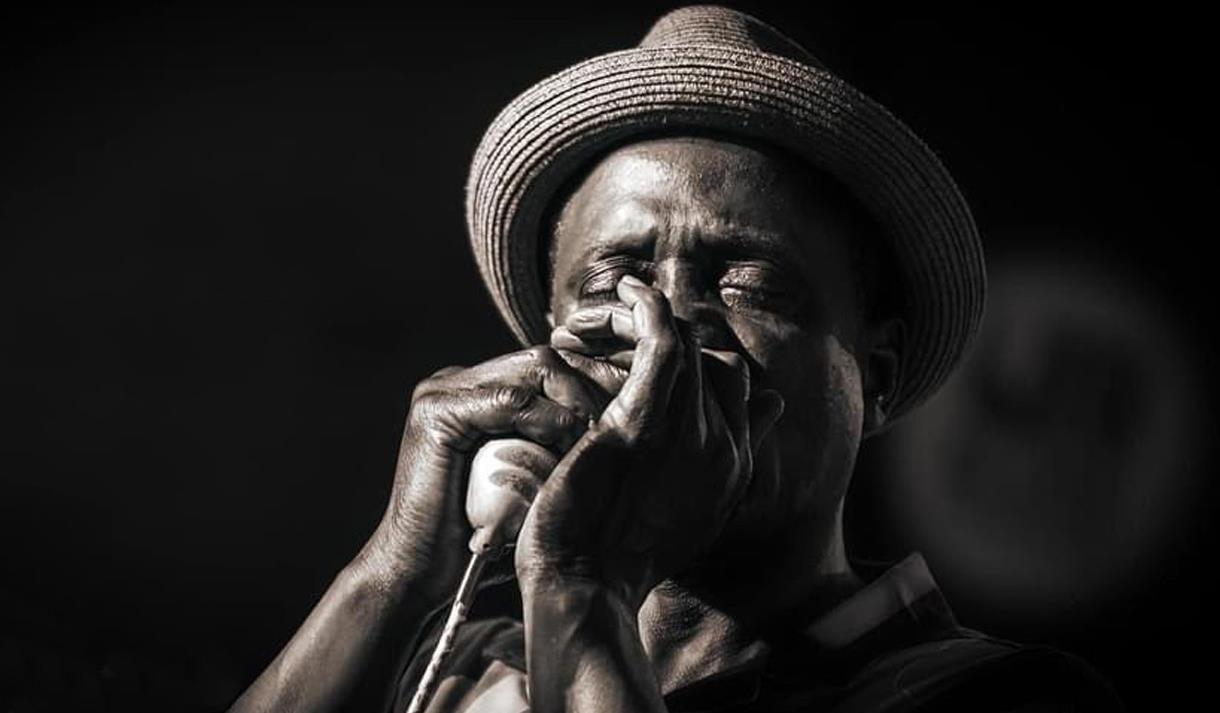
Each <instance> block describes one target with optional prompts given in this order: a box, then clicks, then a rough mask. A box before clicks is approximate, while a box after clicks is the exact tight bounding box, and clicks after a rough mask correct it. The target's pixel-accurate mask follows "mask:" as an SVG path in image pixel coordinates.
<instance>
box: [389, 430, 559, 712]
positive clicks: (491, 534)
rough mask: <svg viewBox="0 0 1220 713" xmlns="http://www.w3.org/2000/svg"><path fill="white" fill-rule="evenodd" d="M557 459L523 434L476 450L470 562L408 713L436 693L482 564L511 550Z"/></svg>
mask: <svg viewBox="0 0 1220 713" xmlns="http://www.w3.org/2000/svg"><path fill="white" fill-rule="evenodd" d="M558 462H559V459H557V458H556V457H555V454H553V453H551V452H550V451H548V450H547V449H545V448H543V447H542V446H540V445H538V444H537V443H533V442H532V441H527V440H524V439H521V438H499V439H496V440H492V441H488V442H487V443H485V444H484V445H483V447H482V448H480V449H479V450H478V452H477V453H475V456H474V460H473V461H472V462H471V466H470V482H469V485H467V487H466V518H467V519H468V520H469V521H470V525H471V527H473V528H474V535H472V536H471V538H470V544H469V547H470V560H469V561H468V562H467V564H466V572H465V574H463V575H462V583H461V584H460V585H459V586H458V592H457V596H456V597H455V598H454V600H453V605H452V606H450V607H449V616H448V617H447V618H446V619H445V626H444V628H443V629H442V630H441V636H440V639H438V640H437V643H436V648H435V649H434V650H433V651H432V657H431V658H430V659H429V660H428V666H427V668H425V669H424V674H423V676H422V677H421V678H420V680H419V685H418V686H416V687H415V695H414V696H412V698H411V704H410V706H408V708H407V713H423V711H424V707H425V706H426V705H427V704H428V700H429V699H430V698H431V697H432V694H433V693H435V692H436V687H437V685H438V684H439V683H440V671H441V667H442V666H444V664H445V660H446V659H447V658H448V656H449V654H450V653H451V652H452V651H453V644H454V641H455V640H456V638H457V632H458V629H459V628H460V627H461V625H462V622H464V621H466V616H467V614H468V613H469V611H470V607H471V605H473V604H474V597H475V591H476V588H477V587H478V583H479V577H480V576H481V575H482V573H483V568H484V567H485V566H486V565H487V563H488V562H490V561H492V560H495V559H497V558H499V557H501V556H503V555H504V554H506V553H507V552H509V551H510V550H512V548H513V545H514V543H516V541H517V533H519V532H520V531H521V525H522V523H524V522H525V516H526V514H527V513H528V512H529V506H530V503H531V502H533V500H534V495H536V494H537V492H538V488H540V487H542V483H543V481H545V480H546V478H547V476H548V475H550V473H551V471H552V470H553V469H554V468H555V465H556V464H557V463H558Z"/></svg>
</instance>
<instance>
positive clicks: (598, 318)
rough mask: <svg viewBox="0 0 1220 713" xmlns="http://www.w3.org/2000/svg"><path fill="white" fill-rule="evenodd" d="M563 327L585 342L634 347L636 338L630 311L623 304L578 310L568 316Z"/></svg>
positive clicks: (633, 320) (633, 319)
mask: <svg viewBox="0 0 1220 713" xmlns="http://www.w3.org/2000/svg"><path fill="white" fill-rule="evenodd" d="M563 326H565V327H567V328H568V329H569V330H571V332H572V333H573V334H575V335H576V336H578V337H580V338H581V339H584V340H585V341H591V340H609V341H616V342H621V343H625V344H628V345H634V344H635V342H636V340H637V338H638V337H637V336H636V331H635V318H634V316H633V314H632V310H631V308H630V307H628V306H627V305H625V304H617V303H616V304H607V305H599V306H597V307H584V308H581V309H578V310H576V311H574V312H572V313H571V314H570V315H568V317H567V319H565V320H564V321H563Z"/></svg>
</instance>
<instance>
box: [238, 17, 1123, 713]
mask: <svg viewBox="0 0 1220 713" xmlns="http://www.w3.org/2000/svg"><path fill="white" fill-rule="evenodd" d="M467 199H468V200H467V207H468V212H467V217H468V227H469V230H470V235H471V239H472V242H473V246H474V251H475V255H476V258H477V260H478V262H479V266H480V269H481V270H482V274H483V276H484V279H485V280H486V282H487V284H488V286H489V288H490V290H491V293H492V295H493V297H494V298H495V300H496V303H497V306H498V307H499V309H500V311H501V313H502V314H503V315H504V317H505V318H506V320H507V321H508V323H509V325H510V327H511V328H512V329H513V331H514V333H515V334H516V335H517V336H518V337H519V339H520V340H521V341H522V343H523V344H524V345H535V346H530V347H529V348H527V349H526V350H525V351H522V352H517V353H514V354H510V355H506V356H502V357H498V358H495V359H491V360H489V361H487V362H484V363H482V364H479V365H476V366H473V367H469V368H457V367H451V368H448V369H443V370H441V371H440V372H438V373H437V374H435V375H434V376H432V377H431V378H429V379H426V380H424V381H423V382H421V384H420V385H419V386H418V387H417V388H416V389H415V392H414V394H413V397H412V404H411V408H410V412H409V415H408V419H407V426H406V429H405V432H404V436H403V441H402V447H401V451H400V456H399V463H398V470H397V473H396V475H395V483H394V489H393V494H392V496H391V501H390V503H389V506H388V507H387V509H386V513H385V516H384V518H383V520H382V522H381V524H380V526H379V527H378V528H377V530H376V532H375V534H374V535H373V536H372V537H371V538H370V540H369V541H368V543H367V544H366V545H365V547H364V548H363V550H362V551H361V552H360V553H359V554H358V556H357V557H356V558H355V559H354V560H353V562H352V563H351V564H350V565H349V566H348V567H347V568H346V569H345V570H344V571H343V572H342V573H340V575H339V576H338V577H337V578H336V580H335V582H334V583H333V585H332V586H331V588H330V589H329V590H328V591H327V592H326V594H325V595H324V596H323V598H322V600H321V602H319V604H318V605H317V607H316V608H315V609H314V611H313V612H312V613H311V614H310V615H309V617H308V619H307V620H306V622H305V623H304V624H303V625H302V627H301V630H300V631H299V632H298V633H297V634H296V636H295V637H294V638H293V639H292V641H290V642H289V644H288V645H287V646H286V647H285V649H284V650H283V651H282V652H281V653H280V655H279V656H278V657H277V658H276V660H275V661H274V662H272V664H271V665H270V667H269V668H268V669H267V671H266V672H265V673H264V674H263V675H262V676H261V677H260V678H259V679H258V680H257V681H256V682H255V683H254V684H253V685H252V686H251V687H250V689H249V690H248V691H247V692H246V693H245V694H244V695H243V696H242V698H241V699H240V700H239V701H237V703H236V704H235V705H234V707H233V710H235V711H254V710H277V711H280V710H282V711H287V710H310V711H325V710H384V709H387V708H392V709H393V710H404V709H405V706H406V703H407V701H408V700H409V699H410V697H411V693H412V691H413V689H414V687H415V685H416V684H417V683H418V681H419V680H420V677H421V673H422V668H423V665H424V663H425V662H426V660H427V656H428V653H429V652H430V650H431V648H432V646H433V644H434V643H435V638H436V635H437V631H436V629H437V626H436V617H435V616H434V615H435V613H436V612H438V611H440V610H441V609H442V608H443V607H444V606H445V604H446V601H447V599H448V598H450V597H451V596H452V595H453V593H454V591H455V589H456V587H457V584H458V580H459V578H460V576H461V567H462V564H463V559H464V553H465V551H466V542H467V540H468V539H469V536H470V527H469V524H468V523H467V522H466V520H465V515H464V511H463V503H464V499H465V491H466V482H467V481H466V478H467V473H468V471H469V468H470V460H471V457H472V455H473V453H474V452H475V450H476V449H477V448H478V447H479V446H480V445H482V444H483V443H484V442H486V441H488V440H489V439H494V438H497V437H501V436H515V437H520V438H525V439H528V440H531V441H533V442H535V443H537V444H540V445H542V446H545V447H547V448H548V449H550V450H551V451H553V453H554V454H555V456H556V457H557V458H559V461H558V465H556V466H555V467H554V468H553V470H551V472H550V473H549V475H547V477H546V480H545V482H544V483H543V484H542V485H541V486H540V487H539V488H538V489H537V493H536V495H535V497H534V500H533V504H532V506H531V508H530V510H529V514H528V516H527V517H526V519H525V523H524V525H523V526H522V528H521V531H520V534H519V535H518V538H517V540H516V548H515V552H514V557H513V563H512V564H513V569H514V570H515V575H516V580H517V585H518V587H519V589H520V592H521V597H522V605H523V612H522V613H523V616H522V620H521V621H515V620H512V619H507V618H504V619H493V620H487V621H481V622H472V623H470V624H469V625H468V626H467V627H466V628H465V629H464V630H463V633H462V635H461V636H460V637H459V640H458V642H457V646H456V648H455V655H454V658H453V660H452V661H451V662H450V664H449V666H448V667H447V668H446V670H445V671H444V679H443V681H442V682H441V685H440V687H439V689H438V691H437V694H436V696H435V698H434V699H433V700H432V702H431V706H430V707H429V709H428V710H431V711H470V712H476V711H500V710H504V711H523V710H534V711H559V710H573V711H664V710H671V711H679V710H683V711H685V710H707V711H711V710H759V711H761V710H792V711H821V710H835V711H865V710H879V711H900V710H901V711H909V710H957V709H966V710H976V711H1009V710H1111V709H1113V708H1114V707H1115V706H1116V704H1115V703H1114V702H1113V699H1112V695H1111V694H1110V693H1109V691H1108V689H1107V688H1106V686H1105V685H1104V684H1103V683H1101V682H1100V681H1099V680H1097V678H1096V677H1095V675H1094V674H1093V673H1092V672H1091V671H1090V670H1089V669H1088V668H1087V667H1086V666H1084V665H1083V664H1081V663H1079V662H1077V661H1076V660H1075V659H1073V658H1071V657H1069V656H1066V655H1063V654H1059V653H1057V652H1054V651H1050V650H1045V649H1040V648H1036V647H1022V646H1018V645H1016V644H1012V643H1009V642H1003V641H999V640H995V639H991V638H989V637H986V636H983V635H982V634H978V633H977V632H973V631H970V630H967V629H964V628H962V627H960V626H959V625H958V624H957V623H956V621H955V620H954V618H953V616H952V614H951V613H950V611H949V609H948V607H947V605H946V603H945V601H944V599H943V598H942V597H941V596H940V594H939V591H938V589H937V588H936V586H935V583H934V581H933V580H932V577H931V575H930V573H929V571H928V569H927V567H926V565H925V563H924V562H923V560H922V559H921V558H920V557H919V555H918V554H912V555H911V556H910V557H908V558H907V559H905V560H903V561H902V562H900V563H898V564H896V565H894V566H892V567H890V568H888V569H885V570H884V571H867V570H864V569H862V568H859V567H856V566H853V564H852V563H851V562H849V560H848V558H847V555H846V549H845V544H844V542H843V532H842V509H843V500H844V495H845V493H846V490H847V486H848V482H849V480H850V476H851V472H852V469H853V467H854V462H855V457H856V452H857V449H858V447H859V444H860V441H861V439H862V438H864V437H867V436H868V435H871V434H874V433H877V432H879V431H881V430H882V429H884V428H885V427H887V426H888V425H889V424H890V423H892V422H893V421H894V419H896V418H898V417H900V416H902V415H904V414H906V413H907V412H908V411H909V410H910V409H911V408H912V407H914V406H915V405H917V404H918V403H919V402H920V401H921V400H923V399H925V398H926V397H927V396H928V395H929V394H930V393H932V392H933V391H934V390H935V389H936V387H937V386H939V385H940V384H941V383H942V382H943V381H944V379H945V378H946V377H947V376H948V374H949V373H950V371H951V370H952V368H953V367H954V365H955V364H956V363H957V361H958V360H959V358H960V357H961V355H962V354H963V352H964V351H965V349H966V348H967V346H968V345H969V342H970V339H971V338H972V336H973V334H974V333H975V331H976V329H977V327H978V323H979V320H980V319H981V315H982V306H983V295H984V288H985V278H984V271H983V263H982V254H981V249H980V246H979V241H978V237H977V233H976V230H975V226H974V223H973V221H972V219H971V217H970V213H969V211H968V209H967V207H966V205H965V202H964V201H963V199H962V197H961V195H960V194H959V192H958V190H957V188H956V186H955V185H954V183H953V181H952V179H951V178H950V177H949V175H948V174H947V172H946V171H945V169H944V168H943V167H942V166H941V164H940V162H939V161H938V160H937V159H936V157H935V155H934V154H932V152H931V151H930V150H929V149H928V148H927V147H926V146H924V144H923V143H922V142H920V141H919V140H918V139H917V138H916V137H915V136H914V135H913V134H912V133H911V132H910V131H909V130H908V129H907V128H906V127H905V126H903V125H902V124H901V123H899V122H898V121H897V120H896V119H894V118H893V117H892V116H891V115H890V114H889V113H888V112H886V111H885V110H884V109H883V108H882V107H880V106H879V105H877V104H876V103H875V102H873V101H871V100H870V99H868V98H867V97H865V96H864V95H863V94H860V93H859V92H858V91H856V90H854V89H852V88H851V87H850V86H848V85H847V84H846V83H844V82H843V81H842V80H840V79H838V78H836V77H834V75H832V74H830V73H829V72H827V71H826V70H825V69H824V68H822V67H821V66H820V65H819V63H818V62H817V60H816V59H814V58H813V57H812V56H811V55H809V53H808V52H806V51H805V50H804V49H802V48H801V47H799V46H798V45H796V44H795V43H794V42H792V41H791V40H789V39H788V38H786V37H784V36H783V35H782V34H780V33H779V32H778V31H776V30H775V29H774V28H771V27H769V26H767V25H765V24H763V23H762V22H760V21H758V20H757V19H755V18H753V17H750V16H748V15H745V14H742V13H740V12H736V11H733V10H729V9H726V8H721V7H715V6H691V7H685V8H680V9H678V10H675V11H672V12H670V13H668V14H666V15H665V16H663V17H662V18H661V19H660V20H658V21H657V23H656V24H655V25H654V26H653V28H652V29H651V31H650V32H649V33H648V35H647V36H646V37H645V39H644V41H643V42H642V43H641V45H640V46H639V47H637V48H634V49H631V50H625V51H623V52H617V53H610V54H608V55H603V56H600V57H594V58H591V59H589V60H586V61H585V62H582V63H580V64H578V65H576V66H575V67H572V68H570V69H568V70H565V71H564V72H560V73H558V74H556V75H553V76H552V77H549V78H547V79H546V80H544V81H543V82H540V83H539V84H538V85H536V86H535V87H533V88H531V89H530V90H528V91H527V92H525V93H523V94H522V95H521V96H519V97H518V98H517V99H516V100H514V101H513V102H512V103H511V104H510V105H509V106H508V107H507V108H506V109H505V110H504V111H503V112H502V113H501V114H500V116H499V117H497V119H496V120H495V122H494V123H493V124H492V126H491V128H490V129H489V130H488V132H487V134H486V136H485V137H484V140H483V142H482V144H481V145H480V147H479V149H478V151H477V153H476V155H475V158H474V163H473V166H472V170H471V176H470V183H469V185H468V192H467ZM538 345H541V346H538Z"/></svg>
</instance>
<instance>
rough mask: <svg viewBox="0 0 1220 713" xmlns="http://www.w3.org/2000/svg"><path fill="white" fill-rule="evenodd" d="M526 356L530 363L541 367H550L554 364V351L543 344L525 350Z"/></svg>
mask: <svg viewBox="0 0 1220 713" xmlns="http://www.w3.org/2000/svg"><path fill="white" fill-rule="evenodd" d="M525 354H526V356H527V357H528V358H529V360H530V362H531V363H533V364H537V365H542V366H550V365H552V364H554V363H555V359H556V358H557V357H556V354H555V350H554V349H551V348H550V347H549V346H547V345H545V344H539V345H537V346H533V347H530V348H529V349H526V350H525Z"/></svg>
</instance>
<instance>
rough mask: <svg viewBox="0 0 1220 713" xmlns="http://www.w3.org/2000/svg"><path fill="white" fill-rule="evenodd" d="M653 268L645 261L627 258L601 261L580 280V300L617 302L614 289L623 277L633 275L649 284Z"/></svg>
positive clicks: (617, 257)
mask: <svg viewBox="0 0 1220 713" xmlns="http://www.w3.org/2000/svg"><path fill="white" fill-rule="evenodd" d="M653 273H654V268H653V265H652V263H650V262H648V261H646V260H640V259H638V258H633V257H627V256H616V257H611V258H607V259H605V260H601V261H599V262H597V263H596V264H594V265H593V266H592V267H590V268H589V269H588V270H587V271H586V272H585V274H584V276H583V277H582V278H581V282H580V299H581V300H582V301H592V302H603V301H617V300H618V294H617V291H616V288H617V286H618V282H619V280H620V279H622V278H623V276H624V275H634V276H635V277H638V278H640V279H641V280H643V281H644V282H648V283H651V282H652V280H653Z"/></svg>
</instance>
